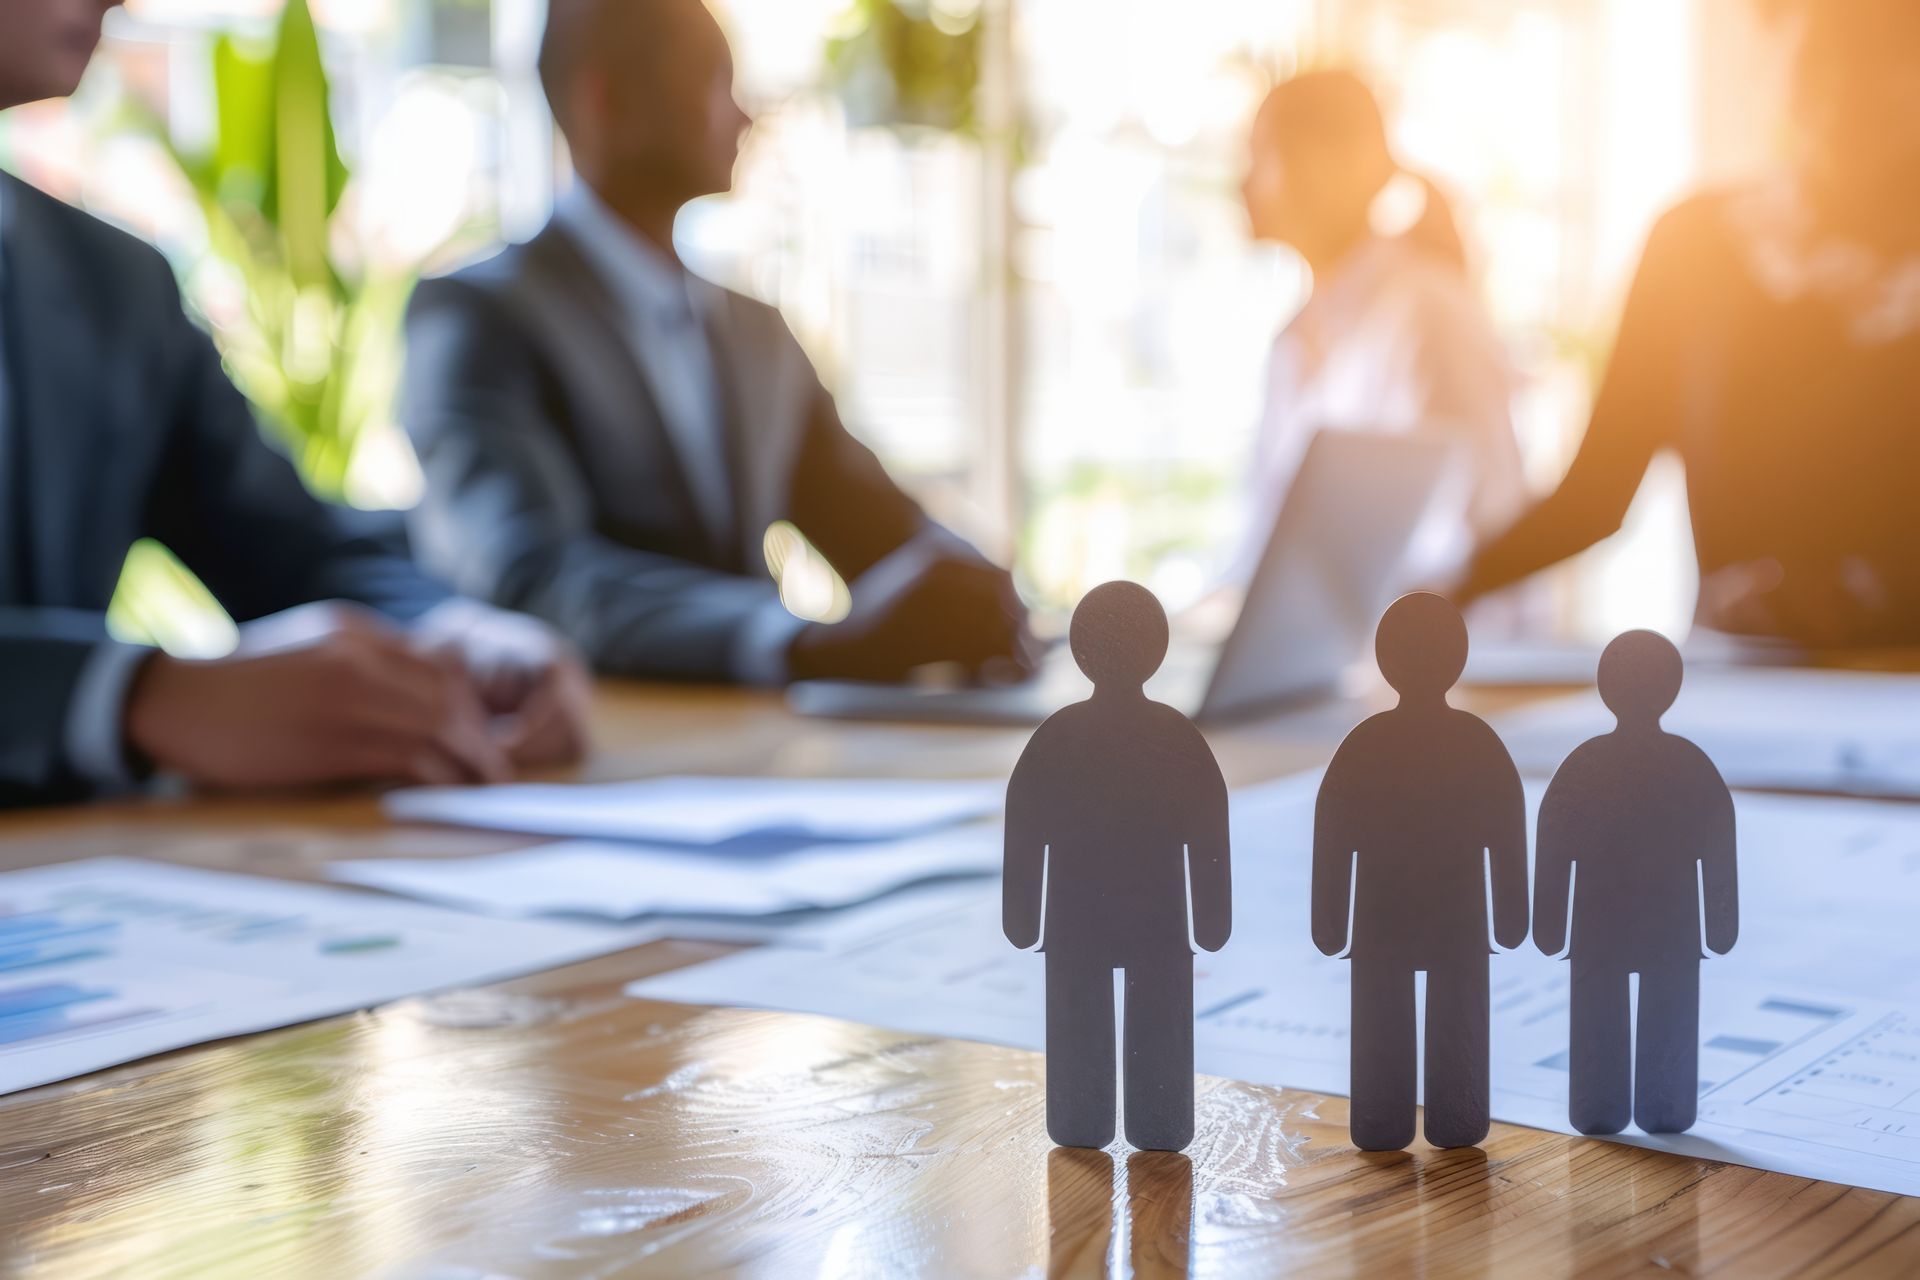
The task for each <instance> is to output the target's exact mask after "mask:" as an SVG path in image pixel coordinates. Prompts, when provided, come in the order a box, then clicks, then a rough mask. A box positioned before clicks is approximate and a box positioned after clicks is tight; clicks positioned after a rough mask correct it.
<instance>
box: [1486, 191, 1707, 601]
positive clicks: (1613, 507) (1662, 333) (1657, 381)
mask: <svg viewBox="0 0 1920 1280" xmlns="http://www.w3.org/2000/svg"><path fill="white" fill-rule="evenodd" d="M1689 239H1690V237H1689V235H1688V234H1687V233H1685V232H1683V231H1682V230H1681V229H1680V223H1679V221H1678V218H1677V215H1674V214H1669V215H1668V216H1667V217H1666V218H1664V219H1662V221H1661V222H1660V224H1659V225H1657V226H1656V227H1655V228H1654V230H1653V234H1652V235H1651V237H1650V238H1649V239H1648V242H1647V248H1646V252H1645V254H1644V255H1643V256H1642V259H1641V262H1640V268H1639V271H1638V273H1637V274H1636V275H1635V277H1634V282H1633V287H1632V289H1631V291H1630V292H1629V294H1628V297H1627V305H1626V310H1625V312H1624V313H1623V314H1622V317H1621V321H1620V331H1619V337H1618V340H1617V341H1616V343H1615V346H1614V351H1613V356H1612V359H1611V360H1610V361H1609V362H1608V365H1607V372H1606V375H1605V377H1604V378H1603V379H1602V381H1601V385H1600V393H1599V396H1598V397H1597V398H1596V400H1595V402H1594V409H1593V416H1592V418H1591V420H1590V421H1589V422H1588V425H1587V433H1586V436H1585V438H1583V439H1582V440H1581V442H1580V449H1579V452H1578V453H1577V454H1575V456H1574V459H1573V463H1572V465H1571V466H1570V467H1569V468H1568V469H1567V474H1566V477H1565V478H1564V479H1562V480H1561V482H1560V485H1559V487H1558V488H1557V489H1555V490H1554V492H1553V493H1552V494H1551V495H1549V496H1548V497H1546V498H1545V499H1543V500H1542V501H1540V502H1539V503H1538V504H1537V505H1535V506H1534V507H1533V508H1532V510H1530V511H1528V512H1527V513H1526V514H1524V515H1522V516H1521V517H1520V519H1519V520H1518V521H1517V522H1516V523H1514V524H1513V525H1512V526H1511V527H1510V528H1509V529H1508V530H1507V531H1506V532H1505V533H1503V534H1501V535H1499V536H1498V537H1496V538H1495V539H1493V541H1492V542H1490V543H1488V544H1487V545H1486V546H1484V547H1482V548H1481V549H1480V551H1479V552H1478V553H1477V554H1476V555H1475V556H1474V558H1473V563H1472V565H1471V567H1470V568H1469V570H1468V572H1467V575H1466V578H1465V580H1464V581H1463V582H1462V583H1461V585H1460V587H1459V588H1458V589H1457V590H1456V592H1455V593H1454V595H1455V598H1456V600H1457V601H1458V602H1459V603H1463V604H1464V603H1467V602H1470V601H1472V600H1475V599H1478V598H1479V597H1481V596H1484V595H1488V594H1490V593H1492V592H1494V591H1498V590H1500V589H1501V588H1502V587H1506V586H1509V585H1511V584H1512V583H1515V582H1518V581H1520V580H1521V579H1522V578H1525V577H1527V576H1529V575H1530V574H1533V573H1536V572H1538V571H1539V570H1541V569H1545V568H1547V567H1548V566H1550V565H1554V564H1558V563H1559V562H1560V561H1562V560H1565V559H1567V558H1569V557H1570V556H1574V555H1577V554H1578V553H1579V552H1581V551H1584V550H1586V549H1587V548H1588V547H1590V546H1592V545H1593V544H1594V543H1596V542H1598V541H1600V540H1601V539H1602V538H1605V537H1608V536H1610V535H1611V534H1613V533H1614V532H1616V531H1617V530H1618V529H1619V528H1620V524H1621V521H1622V520H1624V519H1625V518H1626V514H1627V508H1628V507H1629V506H1631V505H1632V502H1633V495H1634V493H1635V492H1636V491H1638V489H1639V487H1640V480H1641V478H1642V477H1643V476H1644V475H1645V474H1646V470H1647V465H1648V463H1650V462H1651V461H1652V460H1653V457H1654V455H1655V454H1656V453H1658V452H1659V451H1660V450H1661V449H1663V448H1665V447H1668V446H1669V445H1671V444H1673V443H1674V442H1676V441H1677V439H1678V436H1679V422H1680V417H1681V412H1682V405H1681V403H1680V401H1681V395H1682V386H1681V367H1682V366H1681V362H1682V361H1683V360H1684V359H1685V358H1686V352H1687V351H1688V350H1689V348H1690V347H1691V346H1693V345H1694V344H1692V343H1690V342H1689V341H1688V339H1689V336H1690V335H1689V329H1688V318H1687V307H1686V291H1685V288H1684V282H1685V280H1686V278H1687V271H1688V256H1689V250H1688V248H1687V243H1686V242H1687V241H1688V240H1689Z"/></svg>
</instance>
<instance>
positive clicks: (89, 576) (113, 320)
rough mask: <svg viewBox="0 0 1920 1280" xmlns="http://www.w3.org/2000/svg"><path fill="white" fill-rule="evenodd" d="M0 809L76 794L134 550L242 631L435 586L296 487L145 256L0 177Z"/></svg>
mask: <svg viewBox="0 0 1920 1280" xmlns="http://www.w3.org/2000/svg"><path fill="white" fill-rule="evenodd" d="M0 184H4V187H3V188H0V254H4V260H0V308H4V310H0V339H3V340H4V342H5V349H4V353H3V354H0V359H4V368H3V369H0V386H4V388H5V390H6V394H7V402H6V403H5V405H4V406H0V801H4V800H6V799H9V798H11V799H14V800H19V799H22V798H43V797H47V796H49V795H55V794H60V793H63V792H67V791H72V790H74V789H76V788H77V780H76V779H74V778H72V777H70V776H69V775H68V773H67V765H66V762H65V759H64V751H63V745H64V740H63V739H64V731H65V722H66V716H67V711H68V705H69V703H70V701H71V699H72V696H73V692H74V687H75V683H76V681H77V680H78V678H79V676H80V673H81V669H82V667H83V665H84V664H85V662H86V660H87V657H88V655H89V654H90V653H91V652H92V651H93V649H94V648H95V647H96V646H98V645H100V644H102V643H104V642H105V641H106V640H107V630H106V621H105V610H106V607H107V603H108V601H109V600H110V599H111V597H112V595H113V590H114V586H115V584H116V582H117V581H118V580H119V575H120V569H121V566H122V564H123V563H124V561H125V559H126V555H127V549H128V548H129V547H131V546H132V545H133V543H134V541H135V540H136V539H139V538H141V537H152V538H155V539H157V540H159V541H160V542H162V543H164V544H166V546H168V547H169V548H171V549H172V550H173V552H174V553H175V554H176V555H178V556H179V557H180V558H181V559H182V560H183V561H185V563H186V564H187V566H188V567H189V568H191V569H192V570H193V571H194V572H195V573H196V574H198V575H199V576H200V579H201V580H202V581H203V582H204V583H206V585H207V587H208V588H209V589H210V590H211V591H212V592H213V594H214V595H215V596H216V597H217V598H218V599H219V601H220V603H221V604H222V605H224V606H225V607H226V609H227V611H228V612H229V613H231V614H232V615H233V616H234V618H235V619H236V620H238V621H242V622H244V621H248V620H250V619H253V618H257V617H260V616H262V615H265V614H269V613H275V612H278V611H280V610H282V609H287V608H291V607H292V606H294V605H298V604H304V603H307V602H310V601H314V600H325V599H348V600H357V601H361V602H363V603H366V604H370V605H373V606H375V607H376V608H380V609H383V610H385V611H387V612H388V613H390V614H393V615H395V616H398V617H411V616H415V615H418V614H419V613H422V612H424V611H425V610H426V609H427V608H429V607H431V606H432V605H434V604H437V603H439V602H440V601H441V600H443V599H445V598H446V596H447V594H448V593H447V592H446V590H445V589H444V588H442V587H440V586H439V585H437V584H435V583H433V582H432V581H430V580H429V579H427V578H426V577H425V576H424V575H422V574H421V573H420V572H419V571H418V570H417V569H415V568H414V567H413V566H412V564H411V563H409V562H408V561H407V560H406V559H405V558H404V557H403V556H397V555H395V554H393V548H392V547H391V546H388V545H383V543H382V541H381V540H379V539H375V538H373V537H370V536H367V535H365V534H364V533H359V532H355V531H354V530H352V529H350V528H349V524H348V520H349V517H348V515H347V513H345V512H342V511H340V510H338V509H336V508H332V507H328V506H326V505H324V504H322V503H321V502H319V501H318V500H316V499H315V498H314V497H312V496H311V495H310V494H309V493H308V492H307V490H306V489H305V488H304V487H303V486H302V485H301V483H300V480H299V478H298V477H297V476H296V475H295V473H294V471H293V468H292V467H291V466H290V465H289V464H288V462H287V460H286V459H285V458H283V457H282V456H281V455H280V454H278V453H276V452H274V451H273V450H272V449H271V448H269V447H268V446H267V445H266V444H265V443H264V442H263V441H262V440H261V438H260V435H259V433H258V431H257V430H256V429H255V424H254V419H253V415H252V413H251V411H250V410H249V408H248V405H247V402H246V401H245V400H244V399H243V398H242V397H241V395H240V393H239V392H238V391H236V390H235V389H234V387H233V385H232V383H230V382H229V381H228V380H227V377H226V374H225V373H224V372H223V371H222V369H221V367H220V359H219V356H218V355H217V354H216V353H215V351H214V348H213V344H212V343H211V342H210V341H209V340H208V338H207V336H206V334H205V333H203V332H202V331H201V330H200V329H198V328H197V327H195V326H194V324H193V323H192V322H191V321H190V320H189V319H188V318H187V316H186V315H185V313H184V312H183V311H182V310H181V307H180V296H179V292H178V290H177V288H176V287H175V284H174V279H173V273H172V271H171V270H170V269H169V267H168V265H167V263H166V261H165V259H163V258H162V257H161V256H160V255H159V254H158V253H156V252H154V251H153V250H152V249H151V248H149V247H148V246H146V245H144V244H142V243H140V242H139V241H138V240H136V239H134V238H133V237H131V236H128V235H126V234H124V233H122V232H120V231H116V230H114V229H113V228H111V227H109V226H107V225H106V224H105V223H103V222H100V221H98V220H97V219H95V218H92V217H89V216H88V215H86V214H84V213H81V212H79V211H78V210H76V209H72V208H69V207H68V206H66V205H64V204H62V203H60V202H59V201H57V200H55V199H53V198H52V197H50V196H47V195H45V194H43V193H41V192H39V191H37V190H35V189H34V188H32V187H30V186H28V185H26V184H25V183H23V182H20V181H18V180H17V179H14V178H11V177H7V176H5V175H0Z"/></svg>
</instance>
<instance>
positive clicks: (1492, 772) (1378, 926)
mask: <svg viewBox="0 0 1920 1280" xmlns="http://www.w3.org/2000/svg"><path fill="white" fill-rule="evenodd" d="M1374 647H1375V652H1376V655H1377V657H1378V659H1379V662H1380V671H1381V674H1382V675H1384V676H1385V677H1386V679H1387V683H1388V684H1390V685H1392V686H1393V688H1394V689H1395V690H1396V691H1397V692H1398V693H1399V694H1400V703H1399V705H1398V706H1396V707H1395V708H1394V709H1393V710H1391V711H1385V712H1382V713H1381V714H1379V715H1376V716H1374V717H1372V718H1371V719H1368V720H1367V721H1365V722H1364V723H1362V724H1361V725H1360V726H1359V727H1358V728H1356V729H1354V731H1353V732H1352V733H1350V734H1348V735H1347V739H1346V741H1345V742H1343V743H1341V744H1340V750H1339V751H1338V752H1337V753H1336V754H1335V755H1334V758H1333V763H1332V764H1330V765H1328V766H1327V773H1326V778H1325V779H1324V780H1323V781H1322V782H1321V784H1320V796H1319V801H1318V805H1317V807H1316V810H1315V814H1314V830H1313V941H1314V944H1315V945H1316V946H1318V947H1319V948H1320V950H1321V951H1323V952H1325V953H1326V954H1327V955H1330V956H1337V955H1340V954H1341V953H1342V952H1343V951H1344V952H1346V954H1347V958H1348V962H1349V963H1350V964H1351V965H1352V982H1353V1035H1352V1055H1353V1068H1352V1083H1351V1086H1350V1091H1351V1095H1352V1099H1353V1101H1352V1108H1351V1113H1350V1121H1349V1123H1350V1126H1351V1129H1352V1134H1353V1142H1354V1145H1355V1146H1357V1147H1359V1148H1360V1149H1361V1150H1362V1151H1393V1150H1398V1149H1399V1148H1401V1147H1404V1146H1406V1145H1407V1144H1408V1143H1410V1142H1411V1141H1413V1131H1414V1114H1415V1113H1414V1107H1415V1088H1414V1080H1415V1070H1416V1067H1417V1061H1416V1059H1417V1057H1418V1050H1417V1047H1416V1046H1417V1043H1418V1041H1417V1038H1416V1032H1415V1018H1416V1017H1417V1016H1418V1015H1417V1013H1416V1011H1415V1009H1414V975H1415V974H1416V973H1417V972H1423V971H1424V972H1425V973H1426V975H1427V1010H1426V1030H1427V1038H1426V1069H1427V1088H1426V1104H1427V1119H1426V1132H1427V1141H1428V1142H1431V1143H1432V1144H1433V1145H1434V1146H1436V1147H1470V1146H1473V1145H1475V1144H1477V1143H1479V1142H1480V1141H1482V1140H1483V1139H1485V1137H1486V1136H1487V1128H1488V1124H1489V1120H1488V1109H1489V1090H1490V1082H1489V1079H1488V1068H1487V1033H1488V1026H1487V1023H1488V1016H1489V1015H1488V1007H1487V1005H1488V997H1487V980H1488V970H1487V957H1488V955H1489V954H1490V950H1491V949H1490V948H1489V947H1488V945H1487V885H1488V874H1489V871H1491V876H1492V889H1493V930H1494V937H1495V938H1496V939H1497V940H1498V941H1499V943H1500V945H1501V946H1503V947H1517V946H1519V945H1520V944H1521V943H1523V942H1525V941H1526V939H1527V814H1526V801H1525V797H1524V796H1523V794H1522V792H1521V789H1520V775H1519V772H1518V771H1517V770H1515V768H1514V766H1513V761H1512V759H1511V758H1509V757H1508V755H1507V750H1506V748H1505V747H1504V746H1502V745H1501V743H1500V739H1499V738H1497V737H1496V736H1495V735H1494V732H1493V730H1492V729H1491V728H1489V727H1488V726H1487V724H1486V722H1484V721H1482V720H1481V719H1480V718H1479V717H1477V716H1474V715H1471V714H1469V713H1467V712H1465V711H1459V710H1456V709H1455V708H1453V707H1451V706H1449V705H1448V703H1447V692H1448V690H1450V689H1452V688H1453V686H1454V684H1455V682H1456V681H1458V680H1459V679H1460V673H1461V672H1462V671H1463V670H1465V668H1466V663H1467V629H1466V626H1465V624H1463V623H1462V622H1461V621H1460V615H1459V614H1458V613H1457V612H1455V611H1454V608H1453V606H1452V605H1450V604H1448V603H1447V602H1446V601H1445V600H1442V599H1441V598H1440V597H1439V596H1435V595H1428V594H1424V593H1421V594H1416V595H1410V596H1405V597H1403V598H1401V599H1400V600H1398V601H1396V602H1395V603H1394V604H1393V606H1392V607H1391V608H1389V609H1388V610H1387V612H1386V615H1385V616H1384V617H1383V618H1381V620H1380V628H1379V631H1378V632H1377V634H1376V636H1375V641H1374ZM1349 918H1351V922H1352V923H1351V931H1349V923H1348V922H1349Z"/></svg>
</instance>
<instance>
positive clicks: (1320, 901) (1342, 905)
mask: <svg viewBox="0 0 1920 1280" xmlns="http://www.w3.org/2000/svg"><path fill="white" fill-rule="evenodd" d="M1349 741H1351V739H1349ZM1346 755H1347V747H1346V745H1344V744H1343V745H1342V746H1341V748H1340V750H1339V751H1337V752H1335V753H1334V757H1333V763H1331V764H1329V765H1328V766H1327V773H1326V777H1325V778H1323V779H1322V780H1321V783H1320V795H1319V797H1318V799H1317V800H1316V801H1315V803H1314V811H1313V889H1312V896H1313V945H1314V946H1316V947H1318V948H1320V951H1321V953H1322V954H1324V955H1330V956H1337V955H1339V954H1340V953H1341V952H1343V951H1345V950H1346V949H1347V943H1348V942H1349V941H1350V939H1349V938H1348V935H1347V918H1348V916H1349V915H1350V914H1351V912H1352V907H1353V874H1354V861H1355V859H1356V858H1358V856H1359V852H1358V850H1356V849H1355V848H1354V843H1355V840H1354V832H1353V829H1352V824H1351V822H1350V815H1351V813H1352V810H1353V806H1354V798H1353V797H1352V796H1350V795H1349V794H1347V793H1348V787H1347V782H1346V775H1347V765H1348V763H1349V762H1347V761H1345V760H1343V757H1345V756H1346Z"/></svg>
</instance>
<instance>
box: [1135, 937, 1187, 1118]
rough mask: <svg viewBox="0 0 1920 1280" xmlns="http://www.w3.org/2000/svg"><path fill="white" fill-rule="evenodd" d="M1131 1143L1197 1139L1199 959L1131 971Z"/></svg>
mask: <svg viewBox="0 0 1920 1280" xmlns="http://www.w3.org/2000/svg"><path fill="white" fill-rule="evenodd" d="M1126 1038H1127V1060H1126V1061H1127V1069H1126V1071H1125V1072H1124V1073H1123V1074H1124V1076H1125V1079H1126V1090H1127V1141H1128V1142H1131V1143H1132V1144H1133V1145H1134V1146H1136V1147H1138V1148H1140V1149H1141V1150H1142V1151H1180V1150H1183V1149H1184V1148H1185V1147H1186V1145H1187V1144H1188V1143H1189V1142H1192V1141H1193V957H1192V956H1191V955H1189V954H1186V953H1184V952H1182V953H1179V954H1176V955H1172V956H1168V957H1167V958H1166V959H1164V960H1156V961H1153V962H1151V963H1146V964H1137V965H1132V966H1129V967H1128V969H1127V1030H1126Z"/></svg>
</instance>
